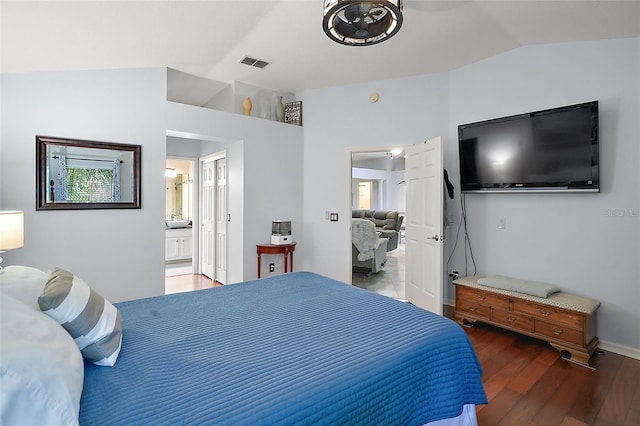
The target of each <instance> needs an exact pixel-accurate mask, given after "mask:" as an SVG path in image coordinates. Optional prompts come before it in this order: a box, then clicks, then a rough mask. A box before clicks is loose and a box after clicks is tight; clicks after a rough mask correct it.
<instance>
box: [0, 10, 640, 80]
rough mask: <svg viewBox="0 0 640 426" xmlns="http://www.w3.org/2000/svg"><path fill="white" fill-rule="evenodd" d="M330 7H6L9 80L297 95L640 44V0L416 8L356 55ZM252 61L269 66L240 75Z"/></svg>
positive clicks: (4, 51)
mask: <svg viewBox="0 0 640 426" xmlns="http://www.w3.org/2000/svg"><path fill="white" fill-rule="evenodd" d="M322 7H323V2H322V0H288V1H245V0H233V1H215V0H213V1H181V0H174V1H161V0H156V1H153V0H151V1H112V0H111V1H67V2H61V1H41V2H38V1H5V0H2V2H1V3H0V16H1V18H0V19H1V21H0V24H1V28H0V31H1V32H0V34H1V62H0V69H1V70H2V72H28V71H50V70H88V69H112V68H139V67H170V68H173V69H175V70H178V71H182V72H185V73H188V74H193V75H195V76H199V77H205V78H207V79H212V80H216V81H219V82H223V83H228V82H231V81H241V82H244V83H249V84H252V85H256V86H260V87H263V88H267V89H271V90H276V91H284V92H297V91H301V90H305V89H313V88H322V87H328V86H336V85H344V84H351V83H357V82H364V81H374V80H384V79H390V78H397V77H406V76H412V75H419V74H428V73H435V72H442V71H448V70H452V69H455V68H458V67H461V66H463V65H465V64H469V63H473V62H476V61H479V60H482V59H484V58H487V57H490V56H493V55H496V54H498V53H501V52H505V51H508V50H511V49H515V48H518V47H521V46H526V45H532V44H539V43H554V42H566V41H578V40H595V39H608V38H624V37H638V36H640V1H635V0H630V1H580V0H575V1H574V0H569V1H538V0H536V1H528V0H521V1H517V0H512V1H483V0H446V1H435V0H434V1H431V0H426V1H418V0H414V1H411V0H406V1H405V2H404V14H403V15H404V24H403V26H402V28H401V29H400V32H399V33H398V34H397V35H396V36H395V37H393V38H391V39H389V40H388V41H385V42H384V43H381V44H378V45H374V46H367V47H348V46H343V45H340V44H337V43H335V42H332V41H331V40H329V39H328V38H327V36H326V35H325V34H324V32H323V30H322V25H321V23H322ZM244 56H251V57H253V58H256V59H261V60H264V61H267V62H269V63H270V64H269V65H268V66H267V67H266V68H264V69H260V68H255V67H251V66H248V65H243V64H240V63H239V61H240V60H241V59H242V58H243V57H244ZM594 60H597V58H594ZM185 89H187V88H185Z"/></svg>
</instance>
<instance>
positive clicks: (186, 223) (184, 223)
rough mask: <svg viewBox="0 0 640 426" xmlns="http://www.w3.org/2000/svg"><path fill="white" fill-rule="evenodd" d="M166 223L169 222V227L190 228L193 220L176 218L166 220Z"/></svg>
mask: <svg viewBox="0 0 640 426" xmlns="http://www.w3.org/2000/svg"><path fill="white" fill-rule="evenodd" d="M165 223H166V224H167V228H172V229H173V228H188V227H190V226H191V221H190V220H178V219H174V220H165Z"/></svg>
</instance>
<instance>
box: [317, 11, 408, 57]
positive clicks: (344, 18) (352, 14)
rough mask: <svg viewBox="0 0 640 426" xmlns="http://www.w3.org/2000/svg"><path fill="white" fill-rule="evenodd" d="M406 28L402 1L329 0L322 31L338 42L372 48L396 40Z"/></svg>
mask: <svg viewBox="0 0 640 426" xmlns="http://www.w3.org/2000/svg"><path fill="white" fill-rule="evenodd" d="M401 26H402V0H377V1H356V0H325V1H324V19H323V20H322V28H323V29H324V32H325V34H327V36H329V38H330V39H331V40H333V41H335V42H336V43H340V44H345V45H348V46H369V45H372V44H376V43H380V42H382V41H384V40H387V39H388V38H390V37H393V36H394V35H395V34H396V33H397V32H398V30H400V27H401Z"/></svg>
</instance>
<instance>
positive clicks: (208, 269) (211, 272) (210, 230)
mask: <svg viewBox="0 0 640 426" xmlns="http://www.w3.org/2000/svg"><path fill="white" fill-rule="evenodd" d="M215 165H216V163H215V161H214V160H213V159H212V160H204V161H202V164H201V168H200V170H202V174H201V186H200V187H201V188H202V198H201V200H202V201H201V207H202V208H201V209H202V213H201V221H202V226H201V227H202V232H201V233H200V241H201V243H200V268H201V271H202V274H203V275H206V276H207V277H209V278H211V279H216V277H215V238H214V236H215V234H214V233H215V229H216V223H215V210H214V209H215V202H216V198H215V190H216V187H215V176H216V174H215V172H216V170H215Z"/></svg>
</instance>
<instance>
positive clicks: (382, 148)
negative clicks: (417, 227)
mask: <svg viewBox="0 0 640 426" xmlns="http://www.w3.org/2000/svg"><path fill="white" fill-rule="evenodd" d="M408 146H411V144H390V145H376V146H358V147H348V148H347V149H346V155H345V159H346V167H347V170H348V173H346V175H347V183H346V188H349V190H348V191H347V194H346V201H345V204H346V208H345V210H344V212H343V214H344V217H345V221H344V228H343V231H344V235H345V236H347V238H345V253H346V256H345V280H344V281H345V282H346V283H348V284H353V280H352V278H353V277H352V274H351V267H352V262H351V220H349V219H351V210H352V206H353V194H352V193H351V182H352V180H353V162H352V154H356V153H366V152H390V151H391V150H392V149H395V148H402V150H403V151H404V150H405V149H406V148H407V147H408ZM407 258H408V257H407V256H405V259H407Z"/></svg>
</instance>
